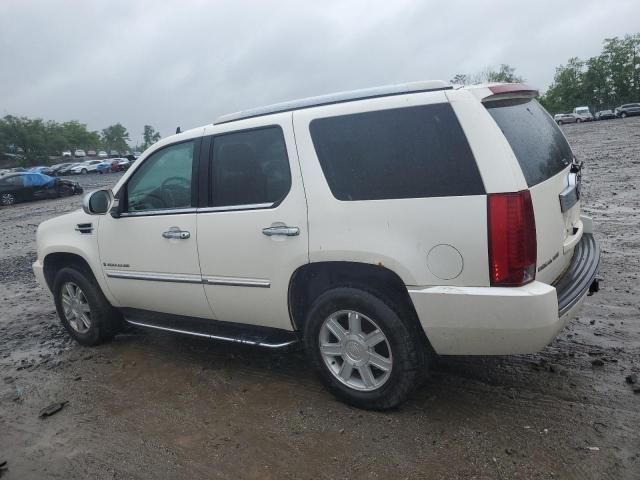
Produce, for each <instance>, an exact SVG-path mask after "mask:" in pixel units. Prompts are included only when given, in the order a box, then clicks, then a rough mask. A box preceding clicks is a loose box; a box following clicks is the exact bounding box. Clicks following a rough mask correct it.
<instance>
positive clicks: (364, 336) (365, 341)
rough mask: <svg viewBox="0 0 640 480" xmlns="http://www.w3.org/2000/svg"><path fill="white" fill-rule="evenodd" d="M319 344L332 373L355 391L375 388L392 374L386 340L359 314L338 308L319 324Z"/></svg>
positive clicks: (376, 326) (366, 390)
mask: <svg viewBox="0 0 640 480" xmlns="http://www.w3.org/2000/svg"><path fill="white" fill-rule="evenodd" d="M319 347H320V354H321V355H322V359H323V360H324V363H325V364H326V366H327V368H328V369H329V371H330V372H331V373H332V374H333V376H334V377H335V378H337V379H338V380H339V381H340V382H342V383H343V384H345V385H346V386H348V387H349V388H353V389H354V390H360V391H363V392H370V391H372V390H376V389H378V388H380V387H381V386H382V385H384V384H385V382H386V381H387V380H388V379H389V376H390V375H391V369H392V366H393V358H392V355H391V346H390V344H389V341H388V340H387V337H386V336H385V334H384V333H383V332H382V330H381V329H380V327H378V325H376V323H375V322H374V321H373V320H371V319H370V318H369V317H367V316H366V315H363V314H362V313H359V312H356V311H353V310H340V311H338V312H335V313H333V314H331V315H330V316H329V317H327V318H326V319H325V321H324V322H323V324H322V327H320V335H319Z"/></svg>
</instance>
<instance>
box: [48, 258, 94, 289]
mask: <svg viewBox="0 0 640 480" xmlns="http://www.w3.org/2000/svg"><path fill="white" fill-rule="evenodd" d="M63 267H75V268H77V269H79V270H81V271H83V272H85V273H88V274H90V275H91V276H92V277H93V278H94V279H95V280H96V281H97V278H96V275H95V274H94V273H93V270H92V269H91V266H90V265H89V262H87V260H86V259H85V258H84V257H82V256H81V255H78V254H77V253H70V252H53V253H49V254H48V255H47V256H45V257H44V260H43V272H44V278H45V280H46V282H47V286H48V287H49V290H51V291H53V282H54V281H55V277H56V273H57V272H58V271H59V270H60V269H61V268H63Z"/></svg>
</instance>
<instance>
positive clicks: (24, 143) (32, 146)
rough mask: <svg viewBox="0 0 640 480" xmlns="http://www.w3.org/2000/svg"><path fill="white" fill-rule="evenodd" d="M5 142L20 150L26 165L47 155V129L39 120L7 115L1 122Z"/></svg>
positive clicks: (0, 129) (0, 126)
mask: <svg viewBox="0 0 640 480" xmlns="http://www.w3.org/2000/svg"><path fill="white" fill-rule="evenodd" d="M0 131H2V134H1V137H2V138H3V142H4V143H5V144H6V145H7V146H8V145H13V146H15V147H16V148H17V149H20V150H21V152H22V154H23V155H24V157H25V159H26V163H33V162H35V161H37V160H38V159H40V158H42V157H43V156H45V155H46V153H47V141H46V127H45V123H44V122H43V121H42V120H41V119H39V118H36V119H30V118H27V117H15V116H13V115H7V116H6V117H4V118H3V119H2V122H0Z"/></svg>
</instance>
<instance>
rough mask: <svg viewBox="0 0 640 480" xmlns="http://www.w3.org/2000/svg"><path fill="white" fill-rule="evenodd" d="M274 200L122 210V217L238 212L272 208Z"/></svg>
mask: <svg viewBox="0 0 640 480" xmlns="http://www.w3.org/2000/svg"><path fill="white" fill-rule="evenodd" d="M274 205H275V203H274V202H269V203H250V204H246V205H228V206H224V207H200V208H194V207H187V208H167V209H164V210H141V211H138V212H122V213H121V214H120V217H148V216H156V215H180V214H187V213H214V212H237V211H240V210H262V209H266V208H272V207H273V206H274Z"/></svg>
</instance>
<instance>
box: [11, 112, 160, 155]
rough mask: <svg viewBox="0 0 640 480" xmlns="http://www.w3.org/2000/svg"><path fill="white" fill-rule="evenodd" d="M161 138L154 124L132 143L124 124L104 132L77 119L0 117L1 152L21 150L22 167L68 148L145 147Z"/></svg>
mask: <svg viewBox="0 0 640 480" xmlns="http://www.w3.org/2000/svg"><path fill="white" fill-rule="evenodd" d="M158 140H160V133H159V132H157V131H156V130H155V129H154V128H153V127H152V126H151V125H145V126H144V134H143V143H142V144H141V145H135V146H134V147H133V148H132V147H131V146H130V145H129V142H130V138H129V132H128V131H127V129H126V128H125V127H124V125H122V124H121V123H116V124H114V125H110V126H108V127H106V128H104V129H102V130H101V131H99V132H98V131H90V130H89V129H88V128H87V125H86V124H84V123H80V122H78V121H76V120H71V121H68V122H56V121H54V120H43V119H40V118H27V117H16V116H13V115H7V116H5V117H4V118H0V154H2V153H3V152H6V153H18V154H19V156H18V157H17V158H19V159H20V160H21V162H22V164H23V166H26V165H30V164H35V163H47V160H48V158H49V157H50V156H60V155H61V154H62V152H64V151H65V150H68V151H71V152H72V153H73V151H74V150H76V149H78V148H80V149H83V150H85V151H86V150H95V151H99V150H106V151H107V152H110V151H112V150H115V151H117V152H119V153H120V154H123V153H124V152H126V151H128V150H132V149H133V150H138V149H139V150H144V149H146V148H147V147H149V146H150V145H152V144H153V143H155V142H157V141H158Z"/></svg>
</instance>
